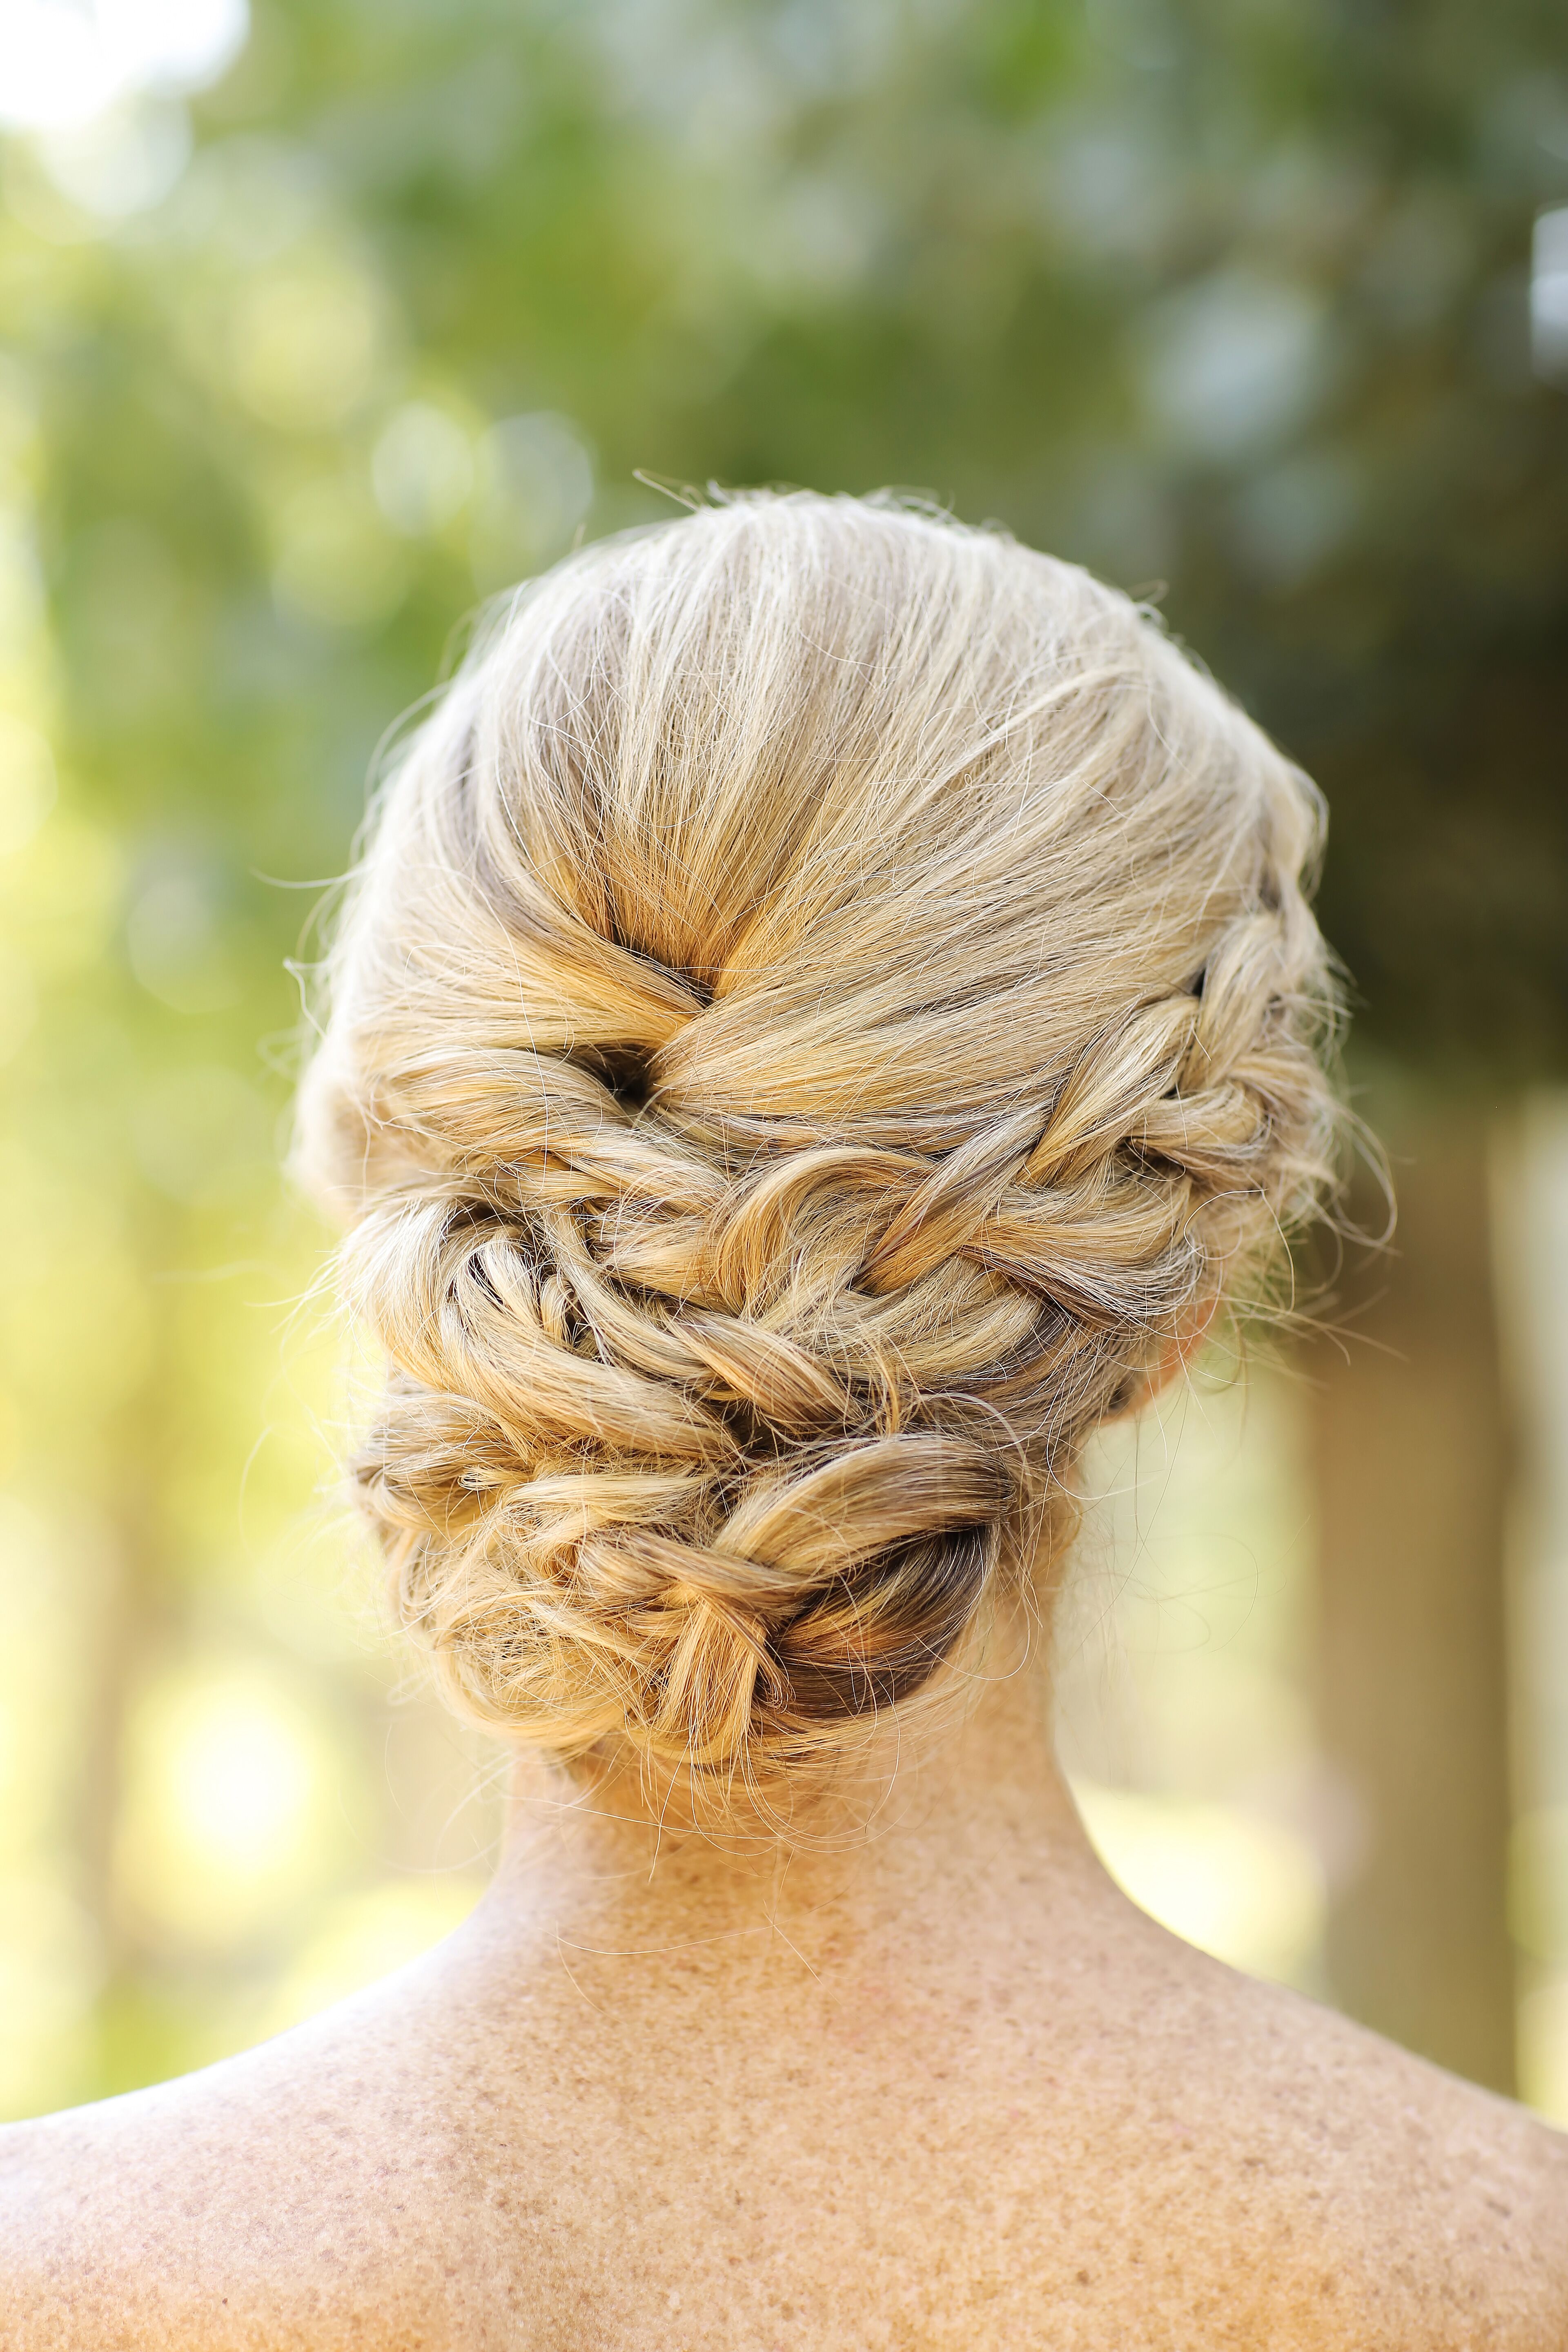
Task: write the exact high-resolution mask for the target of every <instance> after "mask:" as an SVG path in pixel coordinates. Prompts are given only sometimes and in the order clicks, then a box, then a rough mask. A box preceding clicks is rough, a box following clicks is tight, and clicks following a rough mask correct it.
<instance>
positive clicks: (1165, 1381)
mask: <svg viewBox="0 0 1568 2352" xmlns="http://www.w3.org/2000/svg"><path fill="white" fill-rule="evenodd" d="M1218 1312H1219V1293H1218V1292H1217V1291H1215V1295H1214V1297H1212V1298H1205V1299H1204V1300H1202V1301H1201V1302H1200V1303H1199V1304H1198V1305H1196V1306H1194V1307H1189V1308H1188V1309H1187V1312H1186V1314H1185V1315H1184V1317H1183V1318H1182V1320H1181V1323H1180V1324H1179V1325H1178V1327H1177V1328H1176V1331H1175V1334H1174V1336H1173V1338H1172V1339H1171V1341H1170V1344H1169V1345H1168V1346H1167V1347H1166V1348H1165V1349H1164V1350H1163V1353H1162V1354H1161V1355H1159V1356H1157V1357H1156V1358H1155V1360H1154V1361H1153V1363H1152V1364H1151V1365H1150V1367H1149V1370H1147V1371H1146V1372H1145V1373H1144V1375H1143V1378H1142V1380H1141V1381H1139V1383H1138V1386H1137V1388H1136V1390H1135V1391H1134V1392H1133V1394H1132V1395H1131V1397H1130V1398H1129V1399H1128V1401H1127V1402H1126V1403H1125V1404H1124V1405H1121V1407H1119V1409H1118V1410H1117V1411H1116V1412H1113V1413H1111V1414H1110V1415H1108V1418H1109V1419H1110V1420H1112V1421H1120V1420H1121V1419H1122V1418H1123V1417H1124V1416H1125V1415H1126V1414H1128V1413H1131V1412H1142V1410H1143V1408H1144V1406H1145V1405H1146V1404H1152V1403H1153V1402H1154V1399H1155V1398H1156V1397H1157V1396H1163V1394H1164V1391H1166V1390H1167V1389H1168V1388H1169V1387H1170V1385H1171V1383H1172V1381H1175V1380H1179V1379H1180V1377H1181V1375H1182V1374H1183V1373H1184V1371H1185V1370H1186V1369H1187V1366H1188V1365H1189V1364H1190V1363H1191V1362H1192V1361H1193V1359H1194V1357H1195V1356H1196V1354H1197V1352H1198V1350H1199V1349H1200V1348H1201V1347H1202V1346H1203V1344H1204V1341H1205V1339H1207V1338H1208V1335H1209V1327H1210V1325H1211V1324H1212V1323H1213V1321H1214V1318H1215V1316H1216V1315H1217V1314H1218Z"/></svg>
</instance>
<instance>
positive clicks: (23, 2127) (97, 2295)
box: [0, 2015, 528, 2352]
mask: <svg viewBox="0 0 1568 2352" xmlns="http://www.w3.org/2000/svg"><path fill="white" fill-rule="evenodd" d="M366 2027H367V2021H366V2019H365V2018H364V2017H363V2016H354V2015H348V2016H346V2017H343V2018H342V2019H341V2020H337V2019H330V2020H325V2021H319V2023H318V2024H317V2025H315V2026H312V2027H307V2028H304V2029H301V2030H300V2032H298V2033H294V2034H289V2035H285V2036H283V2037H281V2038H280V2039H279V2041H278V2042H272V2043H269V2044H268V2045H266V2046H265V2047H264V2048H263V2049H261V2050H258V2051H256V2052H253V2053H247V2055H245V2056H243V2057H240V2058H237V2059H234V2060H230V2061H227V2062H226V2063H224V2064H222V2065H219V2066H215V2067H211V2068H208V2069H206V2070H205V2072H203V2073H202V2074H195V2075H190V2076H187V2077H185V2078H184V2079H183V2080H181V2081H179V2082H175V2083H172V2084H163V2085H161V2086H159V2087H158V2088H156V2089H153V2090H148V2091H142V2092H135V2093H132V2094H131V2095H128V2096H125V2097H122V2098H118V2099H111V2100H108V2101H105V2102H104V2103H103V2104H102V2105H99V2106H93V2107H82V2108H77V2109H74V2110H71V2111H68V2112H67V2113H64V2114H61V2115H57V2116H46V2117H43V2118H40V2119H39V2120H37V2121H36V2122H32V2123H26V2124H18V2125H13V2126H9V2127H8V2128H7V2129H5V2130H4V2131H0V2308H4V2309H5V2313H6V2315H7V2317H6V2332H5V2336H4V2341H5V2346H6V2347H7V2352H100V2347H102V2352H110V2347H113V2352H154V2347H155V2352H187V2347H189V2352H197V2347H199V2352H262V2347H265V2352H294V2347H300V2352H304V2347H320V2346H322V2345H325V2344H331V2346H333V2347H340V2346H342V2347H350V2346H359V2345H362V2344H363V2345H364V2346H365V2347H372V2346H374V2347H376V2352H381V2347H386V2352H402V2348H403V2347H416V2346H417V2347H420V2352H426V2348H427V2347H446V2346H448V2345H450V2346H454V2347H456V2346H459V2345H460V2346H461V2347H464V2352H468V2347H475V2352H488V2347H489V2345H490V2344H491V2343H492V2342H493V2341H496V2340H497V2339H495V2338H494V2337H493V2336H492V2334H491V2332H490V2330H489V2327H488V2326H487V2325H486V2323H485V2320H484V2316H483V2310H484V2309H485V2308H489V2307H491V2306H492V2305H493V2303H494V2297H493V2296H492V2295H490V2294H488V2293H480V2294H476V2292H475V2289H476V2284H479V2285H480V2286H482V2287H486V2288H488V2286H489V2284H490V2283H489V2282H488V2281H484V2280H482V2279H480V2280H478V2281H477V2280H476V2271H479V2272H482V2271H483V2268H484V2263H483V2262H482V2260H481V2261H479V2263H476V2261H475V2260H474V2259H473V2256H474V2252H475V2248H474V2245H473V2242H472V2240H473V2232H472V2231H468V2232H467V2233H465V2231H463V2230H462V2229H461V2228H460V2227H448V2225H450V2224H451V2223H452V2222H453V2221H454V2219H455V2218H460V2217H461V2216H462V2215H464V2214H465V2213H467V2212H469V2211H471V2210H472V2208H473V2206H474V2203H475V2196H474V2183H473V2181H472V2179H470V2178H469V2173H470V2171H471V2167H470V2166H469V2165H468V2162H467V2161H466V2160H465V2158H464V2155H463V2152H462V2150H461V2148H460V2147H459V2146H458V2144H457V2143H456V2142H455V2141H454V2139H453V2137H452V2136H451V2135H450V2134H449V2133H447V2132H445V2131H444V2130H443V2129H442V2128H441V2126H440V2121H439V2117H438V2116H437V2115H436V2114H434V2113H432V2112H431V2111H430V2103H428V2102H426V2100H424V2099H422V2098H421V2097H420V2095H419V2094H418V2092H417V2089H416V2087H414V2086H411V2085H409V2084H406V2083H405V2082H404V2081H403V2079H402V2078H401V2070H400V2069H399V2068H398V2066H397V2065H396V2064H395V2061H394V2054H393V2053H389V2052H387V2051H385V2050H378V2049H377V2047H376V2042H377V2036H376V2034H375V2032H374V2026H372V2029H371V2030H370V2031H368V2032H367V2030H366ZM479 2202H480V2204H481V2206H482V2198H481V2199H480V2200H479ZM444 2231H446V2232H447V2235H448V2242H449V2243H450V2245H451V2247H452V2256H453V2258H452V2260H451V2262H450V2263H449V2264H448V2263H446V2262H445V2261H444V2260H443V2259H442V2258H441V2256H440V2255H439V2253H438V2252H437V2248H438V2247H439V2245H440V2243H441V2240H442V2237H443V2233H444ZM514 2340H517V2341H520V2342H522V2343H526V2342H527V2340H528V2339H527V2337H526V2336H523V2337H521V2338H517V2339H514Z"/></svg>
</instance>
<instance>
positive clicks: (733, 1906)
mask: <svg viewBox="0 0 1568 2352" xmlns="http://www.w3.org/2000/svg"><path fill="white" fill-rule="evenodd" d="M830 1843H832V1845H833V1847H834V1850H832V1851H823V1850H820V1849H819V1850H816V1851H813V1850H811V1848H810V1847H809V1846H806V1847H805V1848H804V1849H801V1850H795V1851H788V1850H786V1849H785V1848H784V1846H782V1845H779V1844H777V1843H768V1842H767V1841H765V1840H760V1839H759V1840H757V1841H755V1842H754V1843H749V1842H747V1841H746V1840H745V1839H743V1838H736V1837H731V1839H730V1840H729V1841H728V1843H727V1847H726V1849H725V1850H721V1848H720V1847H719V1846H718V1845H717V1844H716V1843H714V1842H712V1841H711V1840H710V1839H707V1838H704V1837H702V1836H700V1835H694V1834H691V1833H689V1832H672V1831H671V1830H670V1829H669V1828H668V1826H665V1827H661V1826H660V1825H659V1824H658V1823H657V1822H654V1821H652V1820H650V1819H649V1818H648V1817H647V1814H646V1813H645V1812H643V1811H641V1810H640V1808H639V1805H638V1802H637V1791H636V1790H635V1787H629V1786H626V1785H616V1784H614V1783H608V1782H606V1783H602V1784H600V1785H599V1786H597V1787H596V1788H589V1787H585V1786H583V1785H579V1786H578V1787H576V1788H574V1787H573V1786H572V1785H571V1784H568V1783H564V1782H562V1781H558V1780H548V1779H546V1778H544V1777H543V1776H542V1773H541V1774H540V1775H539V1776H537V1777H525V1778H524V1779H522V1780H520V1784H519V1789H518V1793H517V1798H516V1801H515V1804H514V1808H513V1821H512V1827H511V1833H510V1840H509V1843H508V1849H507V1852H506V1855H505V1858H504V1860H503V1862H502V1864H501V1867H500V1871H499V1873H498V1874H497V1877H496V1880H495V1883H494V1885H493V1887H492V1888H491V1890H490V1892H489V1895H488V1896H487V1897H486V1899H485V1900H484V1902H483V1903H481V1905H480V1906H479V1909H478V1911H477V1912H476V1914H475V1915H474V1916H473V1918H472V1919H471V1920H470V1922H469V1923H468V1925H467V1926H466V1927H463V1928H462V1929H460V1930H459V1931H458V1934H457V1935H455V1936H453V1937H449V1938H448V1939H447V1942H446V1943H444V1944H443V1945H441V1946H440V1947H439V1948H437V1950H436V1951H434V1952H433V1953H432V1954H430V1955H429V1956H428V1957H427V1958H425V1959H424V1960H422V1961H420V1962H418V1963H416V1965H415V1966H413V1967H412V1968H409V1969H405V1970H404V1971H403V1972H402V1973H401V1974H400V1975H398V1976H395V1977H393V1978H391V1979H388V1980H387V1981H386V1982H384V1983H383V1984H381V1985H378V1986H376V1987H374V1988H373V1989H372V1990H370V1991H368V1992H366V1993H364V1994H362V1995H360V1996H359V1997H357V1998H356V1999H354V2000H350V2001H347V2002H345V2003H343V2004H342V2005H341V2006H340V2007H338V2008H336V2009H334V2010H332V2011H329V2012H327V2013H326V2014H325V2015H324V2016H322V2017H321V2018H318V2019H316V2020H315V2021H312V2022H311V2023H310V2024H308V2025H305V2026H303V2027H301V2028H300V2029H299V2030H297V2031H296V2032H291V2033H289V2034H285V2035H283V2036H282V2037H281V2038H280V2039H279V2040H278V2041H276V2042H270V2043H268V2044H266V2045H265V2046H264V2047H262V2048H261V2049H259V2050H257V2051H253V2052H251V2053H247V2055H245V2056H243V2057H240V2058H237V2059H233V2060H230V2061H227V2062H226V2063H224V2064H222V2065H219V2066H216V2067H213V2068H211V2069H209V2070H208V2071H206V2072H205V2073H204V2074H196V2075H194V2076H191V2077H189V2078H188V2079H186V2080H185V2081H184V2082H180V2083H175V2084H168V2085H165V2086H163V2087H162V2088H159V2089H155V2090H150V2091H143V2092H138V2093H135V2094H133V2095H131V2096H129V2097H126V2098H122V2099H118V2100H114V2101H111V2102H110V2103H109V2104H108V2105H104V2106H102V2107H98V2108H91V2109H86V2110H82V2111H79V2112H78V2113H75V2114H70V2115H64V2116H53V2117H48V2118H46V2119H44V2120H42V2121H40V2122H37V2123H30V2124H25V2125H21V2126H14V2127H13V2128H12V2129H11V2130H10V2131H9V2132H7V2133H5V2135H3V2136H0V2217H3V2221H0V2242H3V2246H4V2252H3V2253H0V2298H3V2308H4V2310H5V2315H6V2317H5V2334H4V2339H3V2340H4V2342H5V2345H6V2346H7V2347H15V2352H63V2347H73V2352H74V2347H84V2352H85V2347H95V2352H96V2347H105V2352H107V2347H115V2352H132V2347H134V2352H142V2347H146V2352H153V2347H167V2352H174V2347H179V2348H180V2352H186V2347H189V2352H196V2347H200V2352H239V2347H245V2348H246V2352H262V2347H266V2352H284V2347H289V2352H293V2347H301V2352H303V2347H310V2352H328V2347H331V2352H338V2347H351V2346H353V2347H360V2346H363V2347H376V2352H394V2347H416V2346H417V2347H453V2352H458V2347H461V2352H492V2347H493V2352H500V2347H503V2346H504V2347H507V2352H521V2348H522V2347H528V2352H533V2347H538V2352H545V2347H549V2348H550V2352H586V2347H595V2352H598V2347H604V2352H611V2347H614V2352H634V2347H635V2352H645V2347H646V2352H814V2347H823V2352H863V2348H865V2352H868V2347H908V2352H916V2347H919V2352H927V2348H928V2347H930V2352H936V2347H943V2348H944V2352H945V2347H954V2352H956V2347H963V2352H983V2347H1010V2348H1011V2347H1020V2346H1039V2347H1050V2352H1069V2348H1070V2352H1080V2347H1081V2352H1090V2347H1092V2352H1106V2347H1112V2346H1114V2347H1120V2352H1156V2347H1158V2352H1189V2347H1205V2352H1206V2347H1221V2346H1236V2347H1248V2352H1252V2347H1265V2346H1267V2347H1270V2352H1300V2348H1302V2347H1328V2346H1332V2347H1365V2352H1373V2347H1376V2352H1387V2347H1406V2346H1408V2347H1421V2348H1422V2352H1449V2347H1452V2352H1460V2347H1465V2352H1479V2347H1488V2352H1561V2347H1562V2346H1563V2344H1564V2343H1565V2342H1568V2138H1565V2137H1561V2136H1559V2135H1558V2134H1556V2133H1554V2132H1552V2131H1550V2130H1548V2129H1546V2128H1545V2127H1544V2126H1542V2125H1541V2124H1540V2123H1538V2122H1537V2121H1535V2120H1534V2119H1533V2118H1532V2117H1531V2116H1529V2115H1527V2114H1526V2113H1525V2111H1524V2110H1523V2109H1522V2108H1520V2107H1518V2106H1515V2105H1510V2103H1509V2102H1507V2101H1505V2100H1502V2099H1499V2098H1496V2097H1494V2096H1492V2095H1489V2093H1486V2092H1483V2091H1480V2090H1478V2089H1476V2088H1474V2087H1473V2086H1471V2085H1469V2084H1464V2083H1461V2082H1459V2081H1457V2080H1456V2079H1454V2078H1453V2077H1451V2076H1448V2075H1447V2074H1442V2073H1440V2072H1439V2071H1438V2070H1437V2069H1436V2068H1435V2067H1432V2066H1429V2065H1426V2064H1425V2063H1423V2062H1421V2061H1419V2060H1417V2059H1415V2058H1412V2057H1410V2056H1408V2055H1406V2054H1405V2053H1403V2052H1401V2051H1398V2050H1396V2049H1394V2047H1392V2046H1391V2045H1389V2044H1388V2043H1385V2042H1381V2041H1379V2040H1378V2039H1377V2038H1376V2037H1375V2036H1373V2035H1372V2034H1369V2033H1367V2032H1363V2031H1362V2030H1361V2029H1360V2028H1359V2027H1357V2026H1354V2025H1352V2024H1351V2023H1349V2022H1348V2021H1346V2020H1344V2019H1342V2018H1340V2017H1337V2016H1335V2015H1333V2014H1332V2013H1331V2012H1330V2011H1327V2010H1324V2009H1321V2008H1318V2007H1316V2006H1315V2005H1313V2004H1312V2003H1310V2002H1309V2001H1307V2000H1302V1999H1300V1997H1298V1996H1297V1995H1295V1994H1294V1993H1291V1992H1289V1991H1286V1990H1282V1989H1280V1988H1279V1987H1276V1986H1271V1985H1265V1984H1259V1983H1255V1982H1253V1981H1251V1980H1249V1979H1246V1978H1243V1977H1240V1976H1237V1974H1235V1973H1234V1972H1233V1971H1231V1970H1229V1969H1225V1968H1223V1967H1221V1966H1220V1965H1219V1964H1218V1963H1217V1962H1215V1961H1214V1960H1211V1959H1209V1958H1205V1956H1204V1955H1202V1954H1200V1953H1198V1952H1196V1951H1194V1950H1192V1949H1191V1948H1189V1947H1187V1946H1186V1945H1184V1944H1182V1943H1181V1942H1179V1941H1178V1940H1177V1939H1176V1938H1175V1937H1172V1936H1169V1935H1167V1934H1166V1933H1165V1932H1164V1931H1163V1929H1161V1928H1160V1927H1156V1926H1155V1925H1154V1924H1153V1923H1152V1921H1151V1920H1149V1919H1148V1918H1146V1917H1145V1916H1143V1915H1142V1913H1140V1912H1139V1911H1137V1910H1136V1909H1135V1908H1134V1907H1133V1906H1132V1905H1131V1904H1130V1903H1129V1902H1128V1901H1127V1900H1126V1899H1125V1897H1123V1896H1122V1895H1121V1894H1120V1893H1119V1892H1118V1890H1117V1889H1116V1887H1115V1886H1114V1885H1112V1883H1111V1881H1110V1878H1109V1877H1108V1876H1107V1874H1106V1873H1105V1872H1104V1870H1103V1869H1102V1868H1101V1867H1100V1864H1099V1863H1098V1861H1097V1860H1096V1859H1095V1857H1094V1855H1093V1853H1092V1852H1091V1851H1090V1849H1089V1844H1088V1842H1087V1840H1086V1838H1085V1836H1084V1834H1083V1832H1082V1829H1081V1828H1080V1826H1079V1822H1078V1820H1077V1817H1076V1815H1075V1813H1074V1811H1073V1808H1072V1804H1071V1801H1070V1799H1069V1797H1068V1794H1067V1792H1066V1790H1065V1789H1064V1787H1063V1785H1062V1783H1061V1781H1060V1780H1059V1778H1058V1773H1057V1770H1056V1769H1055V1765H1054V1761H1053V1757H1052V1748H1051V1741H1050V1737H1049V1730H1048V1724H1047V1712H1046V1690H1045V1685H1044V1683H1043V1681H1042V1680H1040V1679H1037V1677H1036V1675H1034V1674H1033V1673H1031V1672H1029V1671H1024V1670H1020V1671H1018V1672H1017V1673H1015V1674H1012V1675H1007V1676H1005V1677H1000V1676H999V1677H998V1678H997V1679H996V1680H995V1682H994V1684H993V1685H992V1686H991V1687H990V1688H989V1689H988V1690H987V1691H986V1692H985V1694H984V1696H983V1698H982V1700H981V1702H980V1704H979V1705H978V1706H976V1707H975V1709H974V1710H973V1715H972V1716H971V1717H970V1719H969V1720H968V1722H967V1724H966V1725H965V1727H963V1729H961V1730H959V1731H957V1732H954V1733H952V1735H950V1736H949V1737H948V1738H946V1739H945V1740H942V1741H938V1742H936V1743H935V1744H934V1746H933V1748H932V1749H931V1753H930V1754H928V1756H927V1757H926V1759H924V1761H923V1762H922V1763H921V1764H920V1765H919V1766H918V1767H917V1766H915V1765H912V1764H906V1765H905V1766H904V1767H903V1769H900V1772H899V1773H898V1775H897V1776H896V1777H895V1778H894V1779H893V1780H892V1782H891V1784H890V1788H889V1790H888V1791H887V1792H886V1793H885V1796H884V1799H883V1801H882V1803H881V1806H880V1810H879V1813H878V1817H877V1819H876V1820H875V1822H873V1823H872V1824H871V1826H870V1827H869V1829H868V1831H867V1832H865V1834H863V1835H862V1836H861V1837H859V1838H858V1839H855V1838H849V1837H847V1836H844V1835H840V1836H839V1837H838V1838H837V1839H836V1840H833V1841H830Z"/></svg>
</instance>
